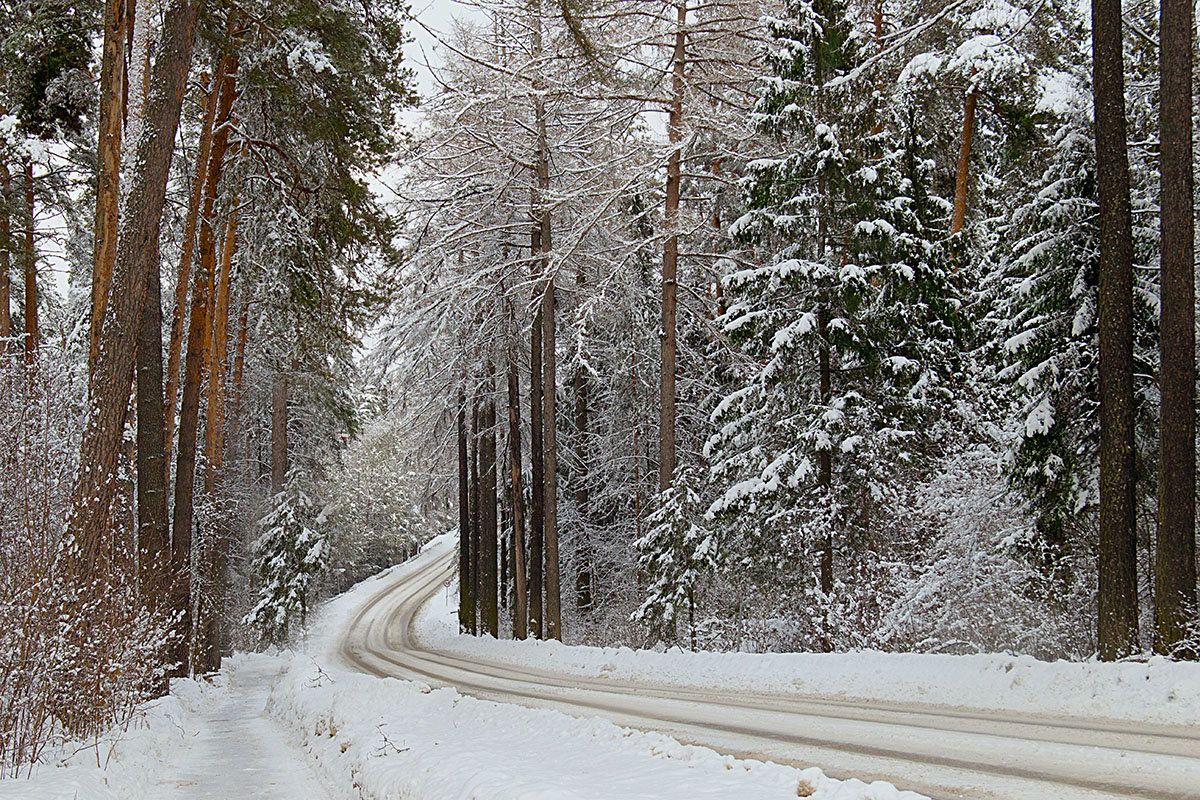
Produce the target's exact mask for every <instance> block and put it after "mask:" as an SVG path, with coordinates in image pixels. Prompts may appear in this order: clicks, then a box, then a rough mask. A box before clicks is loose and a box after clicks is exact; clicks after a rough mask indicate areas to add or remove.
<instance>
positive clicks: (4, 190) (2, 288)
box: [0, 159, 13, 356]
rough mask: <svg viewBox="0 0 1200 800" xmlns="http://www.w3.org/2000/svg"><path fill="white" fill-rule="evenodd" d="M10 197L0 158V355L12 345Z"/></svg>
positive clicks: (4, 165)
mask: <svg viewBox="0 0 1200 800" xmlns="http://www.w3.org/2000/svg"><path fill="white" fill-rule="evenodd" d="M11 199H12V175H11V174H10V173H9V171H8V164H7V163H5V162H4V160H3V159H0V339H3V340H5V341H4V342H3V343H2V344H0V356H3V355H4V354H5V353H6V352H9V349H10V348H11V346H12V342H10V341H8V339H9V337H11V336H12V335H13V334H12V288H11V287H12V284H11V282H10V275H9V273H10V272H11V270H12V256H11V254H12V218H11V217H10V210H11V208H12V205H11V202H10V201H11Z"/></svg>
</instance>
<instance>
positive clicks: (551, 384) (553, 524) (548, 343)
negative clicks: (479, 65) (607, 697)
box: [542, 212, 562, 641]
mask: <svg viewBox="0 0 1200 800" xmlns="http://www.w3.org/2000/svg"><path fill="white" fill-rule="evenodd" d="M544 217H545V219H546V222H545V223H544V224H543V228H542V247H543V252H545V251H546V250H547V249H548V248H547V246H546V245H547V242H548V241H549V231H548V230H547V229H548V228H549V224H548V222H549V212H545V215H544ZM555 339H556V336H555V329H554V275H553V274H551V275H549V276H547V278H546V293H545V295H543V297H542V353H543V356H542V447H543V448H544V450H545V456H544V457H543V458H542V469H543V475H542V480H543V483H544V485H545V490H544V491H543V493H542V503H543V507H542V514H543V525H544V531H543V535H544V537H545V542H544V544H543V547H544V550H545V553H544V555H545V559H546V575H545V577H546V637H547V638H548V639H558V640H559V641H562V607H561V594H560V589H559V563H558V434H557V428H558V413H557V410H556V408H555V400H556V399H557V398H556V394H557V392H556V387H557V385H558V379H557V377H556V370H557V357H556V355H555V352H554V349H555Z"/></svg>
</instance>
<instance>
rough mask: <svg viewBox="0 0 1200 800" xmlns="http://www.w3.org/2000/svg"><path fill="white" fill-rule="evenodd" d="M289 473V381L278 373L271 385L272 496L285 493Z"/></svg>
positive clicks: (285, 376)
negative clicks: (284, 488)
mask: <svg viewBox="0 0 1200 800" xmlns="http://www.w3.org/2000/svg"><path fill="white" fill-rule="evenodd" d="M287 471H288V379H287V375H285V374H283V373H281V372H280V373H276V374H275V379H274V380H273V381H272V384H271V494H273V495H276V494H279V493H280V492H282V491H283V486H284V484H285V483H286V482H287Z"/></svg>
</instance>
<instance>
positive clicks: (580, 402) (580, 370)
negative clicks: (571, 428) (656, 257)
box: [574, 274, 592, 609]
mask: <svg viewBox="0 0 1200 800" xmlns="http://www.w3.org/2000/svg"><path fill="white" fill-rule="evenodd" d="M579 283H580V284H582V283H583V277H582V274H581V275H580V280H579ZM574 389H575V510H576V512H577V513H578V514H579V538H578V541H579V546H578V547H577V548H576V553H575V559H576V562H577V567H576V571H575V605H576V607H577V608H580V609H586V608H591V605H592V563H591V561H592V550H591V536H590V529H589V521H588V485H587V482H588V448H587V436H588V378H587V373H586V371H585V370H584V367H583V362H582V359H580V363H579V365H578V367H577V368H576V370H575V386H574Z"/></svg>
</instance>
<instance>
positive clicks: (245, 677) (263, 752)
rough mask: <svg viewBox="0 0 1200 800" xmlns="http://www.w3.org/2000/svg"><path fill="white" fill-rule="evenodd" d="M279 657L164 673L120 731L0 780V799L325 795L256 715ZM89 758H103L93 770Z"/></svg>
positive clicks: (269, 723)
mask: <svg viewBox="0 0 1200 800" xmlns="http://www.w3.org/2000/svg"><path fill="white" fill-rule="evenodd" d="M284 666H285V662H284V661H283V660H281V659H280V658H279V657H277V656H264V655H238V656H236V657H234V658H233V659H226V661H225V664H224V668H223V669H222V670H221V672H220V674H219V675H218V676H217V677H216V679H215V680H214V681H213V682H211V683H210V682H208V681H191V680H176V681H172V684H171V694H170V696H168V697H164V698H162V699H160V700H155V701H153V702H151V703H147V704H146V705H145V706H144V707H143V708H142V709H141V710H140V712H139V713H138V714H137V715H135V717H134V718H133V719H132V720H131V721H130V724H129V725H128V727H127V728H126V729H124V730H120V731H114V732H113V733H112V734H111V735H110V736H109V737H106V738H105V739H102V740H101V741H99V742H98V743H94V744H93V745H92V746H90V747H83V748H82V749H78V750H75V751H74V752H71V753H70V754H64V755H63V756H62V757H60V758H59V759H58V760H57V761H55V762H53V763H50V764H46V765H44V766H42V767H41V768H40V769H39V770H38V771H37V773H36V775H35V776H34V777H33V779H32V780H25V779H23V778H18V779H12V780H7V781H0V800H10V799H11V800H16V798H21V800H143V799H144V800H235V799H236V800H334V798H335V797H338V798H340V797H342V796H347V795H332V794H330V793H329V792H328V791H326V789H325V788H324V786H323V784H321V783H320V782H319V781H318V780H317V779H316V776H315V774H314V773H313V771H312V768H311V765H310V761H309V759H308V758H306V756H305V755H304V753H303V752H301V751H300V750H298V749H296V748H294V747H291V746H289V745H288V744H287V739H288V736H287V732H286V731H285V730H284V729H283V727H281V726H280V725H279V723H278V722H276V721H275V720H273V719H271V718H270V717H269V716H268V715H267V714H266V703H267V693H268V691H269V687H270V686H271V684H272V683H273V682H274V681H275V680H277V679H278V678H279V676H280V674H281V672H282V670H283V668H284ZM98 765H103V766H104V768H101V767H100V766H98Z"/></svg>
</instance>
